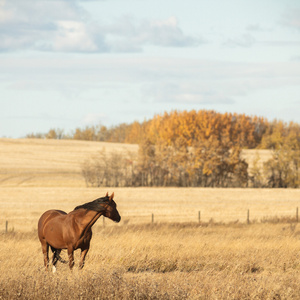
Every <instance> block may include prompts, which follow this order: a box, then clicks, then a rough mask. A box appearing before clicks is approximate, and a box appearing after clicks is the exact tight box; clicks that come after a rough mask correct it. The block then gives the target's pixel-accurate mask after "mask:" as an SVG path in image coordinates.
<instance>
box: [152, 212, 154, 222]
mask: <svg viewBox="0 0 300 300" xmlns="http://www.w3.org/2000/svg"><path fill="white" fill-rule="evenodd" d="M153 223H154V214H152V224H153Z"/></svg>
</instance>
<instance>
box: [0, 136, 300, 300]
mask: <svg viewBox="0 0 300 300" xmlns="http://www.w3.org/2000/svg"><path fill="white" fill-rule="evenodd" d="M103 147H106V149H107V151H110V150H111V149H116V148H118V149H120V148H119V147H121V150H120V151H126V150H127V148H126V147H131V148H130V149H132V150H133V151H136V150H137V148H136V146H135V145H131V146H130V145H119V144H105V143H94V142H77V141H51V140H50V141H45V140H10V139H0V174H1V182H0V211H1V214H0V244H1V251H0V270H1V272H0V299H299V295H300V286H299V279H300V252H299V250H300V227H299V226H300V225H298V223H296V222H295V212H296V207H298V206H300V190H296V189H276V190H275V189H274V190H270V189H201V188H115V189H112V188H109V189H104V188H86V187H85V186H84V181H83V179H82V178H81V177H80V164H81V163H82V161H83V160H84V159H86V157H87V156H89V155H95V154H96V153H97V152H98V151H100V150H102V148H103ZM122 147H125V148H126V149H125V148H122ZM107 191H108V192H109V193H111V192H113V191H114V192H115V200H116V202H117V204H118V210H119V212H120V214H121V216H122V221H121V222H120V223H119V224H115V223H113V222H111V221H110V220H107V219H106V221H105V224H104V223H103V221H102V217H101V218H100V219H99V220H98V222H97V223H96V224H95V226H94V227H93V229H94V230H93V231H94V235H93V239H92V241H91V249H90V252H89V254H88V256H87V260H86V266H85V268H84V269H83V270H82V271H81V272H80V271H78V270H77V268H76V264H75V269H74V270H73V272H70V271H69V270H68V267H67V265H62V264H60V265H58V270H57V272H56V273H55V274H52V273H50V272H49V273H46V272H45V271H44V268H43V255H42V253H41V249H40V243H39V241H38V238H37V229H36V226H37V221H38V218H39V216H40V215H41V214H42V213H43V212H44V211H45V210H48V209H51V208H58V209H62V210H65V211H70V210H72V209H73V208H74V207H75V206H77V205H78V204H81V203H85V202H87V201H91V200H93V199H95V198H96V197H99V196H103V195H104V194H105V193H106V192H107ZM248 209H249V210H250V220H251V224H249V225H248V224H246V217H247V210H248ZM198 211H201V222H200V224H199V223H198ZM152 214H154V224H151V215H152ZM275 216H277V217H278V218H275ZM212 219H213V220H212ZM262 219H268V220H269V222H267V223H262V222H261V220H262ZM6 221H8V232H7V233H5V225H6ZM104 225H105V226H104ZM75 254H76V255H75V261H76V263H77V265H78V259H79V251H77V252H75ZM62 255H63V257H64V258H65V259H66V258H67V257H66V256H67V255H66V253H62Z"/></svg>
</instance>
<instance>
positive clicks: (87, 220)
mask: <svg viewBox="0 0 300 300" xmlns="http://www.w3.org/2000/svg"><path fill="white" fill-rule="evenodd" d="M103 213H104V212H96V211H92V210H89V211H87V212H85V213H84V214H82V215H79V216H78V217H77V218H76V219H77V224H78V226H79V227H80V229H81V230H82V231H87V230H89V229H91V227H92V226H93V225H94V224H95V222H96V221H97V220H98V219H99V218H100V217H101V216H102V215H103Z"/></svg>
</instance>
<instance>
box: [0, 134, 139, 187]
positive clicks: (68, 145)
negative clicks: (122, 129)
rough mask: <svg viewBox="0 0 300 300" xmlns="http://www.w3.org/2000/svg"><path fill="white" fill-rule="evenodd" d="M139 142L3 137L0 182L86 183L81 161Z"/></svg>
mask: <svg viewBox="0 0 300 300" xmlns="http://www.w3.org/2000/svg"><path fill="white" fill-rule="evenodd" d="M137 149H138V146H137V145H125V144H115V143H102V142H87V141H74V140H41V139H0V186H23V187H24V186H30V187H33V186H70V187H73V186H76V187H78V186H85V182H84V179H83V177H82V176H81V165H82V163H83V162H84V161H85V160H86V159H89V158H90V157H92V156H94V155H97V153H99V152H100V151H106V152H107V153H109V152H110V151H120V152H124V153H127V152H128V151H132V152H137Z"/></svg>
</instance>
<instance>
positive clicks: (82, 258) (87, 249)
mask: <svg viewBox="0 0 300 300" xmlns="http://www.w3.org/2000/svg"><path fill="white" fill-rule="evenodd" d="M88 251H89V248H85V249H81V256H80V262H79V270H81V269H82V268H83V267H84V262H85V257H86V255H87V253H88Z"/></svg>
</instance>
